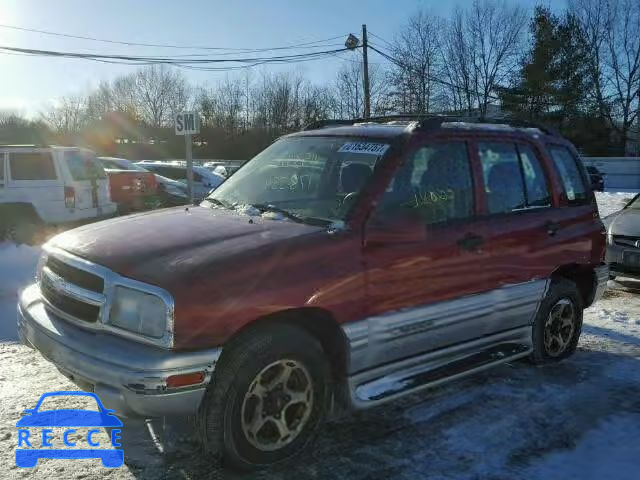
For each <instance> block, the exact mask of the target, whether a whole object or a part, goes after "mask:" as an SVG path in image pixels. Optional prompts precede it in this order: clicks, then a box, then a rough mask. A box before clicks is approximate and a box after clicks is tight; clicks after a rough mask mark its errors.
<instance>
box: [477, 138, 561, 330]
mask: <svg viewBox="0 0 640 480" xmlns="http://www.w3.org/2000/svg"><path fill="white" fill-rule="evenodd" d="M474 152H475V153H476V154H477V155H478V159H479V162H480V165H481V168H482V182H483V187H482V192H483V195H484V202H483V203H484V206H483V210H484V212H483V222H482V223H483V225H482V227H481V230H482V236H483V237H484V239H485V245H484V249H485V252H486V254H487V255H488V258H487V262H486V264H485V267H486V271H485V275H486V276H487V281H488V282H489V283H490V284H493V285H496V286H497V287H500V291H501V292H502V293H501V295H500V298H499V299H498V300H499V304H496V305H495V309H496V311H499V312H500V314H499V315H493V316H492V317H491V318H490V320H489V321H488V322H487V323H486V324H485V327H486V331H485V333H486V334H491V333H496V332H500V331H504V330H510V329H513V328H517V327H521V326H525V325H527V324H529V323H530V321H531V320H532V318H533V315H534V314H535V311H536V309H537V305H538V302H539V301H540V299H541V297H542V295H543V293H544V290H545V287H546V279H547V278H548V277H549V276H550V274H551V272H552V271H553V270H554V269H555V268H556V267H557V266H558V253H557V248H558V238H557V237H556V236H555V235H556V232H557V229H556V225H555V223H554V220H553V219H554V215H553V210H554V206H553V198H552V195H551V192H552V188H551V183H550V180H549V175H548V172H546V171H545V167H544V163H543V162H542V161H541V158H540V155H539V152H538V151H537V150H536V148H535V146H534V145H533V144H529V143H527V142H524V141H519V140H513V141H506V140H505V141H496V140H493V139H487V140H486V141H482V140H479V141H477V142H475V143H474Z"/></svg>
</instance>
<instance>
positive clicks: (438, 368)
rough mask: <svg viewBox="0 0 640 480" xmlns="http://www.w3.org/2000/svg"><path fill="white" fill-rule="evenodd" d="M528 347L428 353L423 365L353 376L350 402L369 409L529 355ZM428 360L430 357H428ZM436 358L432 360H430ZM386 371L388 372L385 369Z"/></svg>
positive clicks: (506, 345) (505, 345) (510, 344)
mask: <svg viewBox="0 0 640 480" xmlns="http://www.w3.org/2000/svg"><path fill="white" fill-rule="evenodd" d="M531 351H532V348H531V345H527V344H525V343H518V342H505V343H499V344H494V345H492V346H488V347H486V348H483V349H481V350H476V351H475V352H469V351H466V352H464V353H462V352H459V353H458V355H442V356H438V355H437V352H436V354H431V355H427V356H424V357H423V358H422V360H423V361H422V362H419V363H417V361H419V359H410V360H409V361H411V360H413V362H412V363H413V365H412V366H409V365H406V362H402V363H403V364H405V368H401V367H402V366H401V365H398V368H394V369H393V371H392V372H389V373H387V374H386V375H383V376H379V377H377V378H373V379H370V378H369V379H367V380H366V381H364V382H359V381H358V379H359V377H360V379H361V380H364V379H363V378H362V377H363V376H365V375H366V377H371V372H365V373H364V375H356V376H353V377H351V378H350V379H349V390H350V392H351V402H352V404H353V406H354V407H355V408H369V407H372V406H375V405H379V404H381V403H385V402H388V401H391V400H394V399H396V398H398V397H401V396H404V395H408V394H410V393H415V392H418V391H420V390H423V389H425V388H429V387H435V386H437V385H440V384H443V383H447V382H450V381H452V380H456V379H459V378H463V377H466V376H467V375H471V374H473V373H477V372H480V371H482V370H486V369H488V368H491V367H494V366H497V365H500V364H502V363H505V362H509V361H511V360H516V359H519V358H523V357H526V356H528V355H529V354H530V353H531ZM430 357H431V358H430ZM433 357H435V358H433ZM386 370H390V369H389V368H388V367H387V368H386Z"/></svg>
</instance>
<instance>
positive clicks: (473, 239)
mask: <svg viewBox="0 0 640 480" xmlns="http://www.w3.org/2000/svg"><path fill="white" fill-rule="evenodd" d="M457 243H458V246H459V247H460V248H463V249H464V250H471V251H473V250H477V249H478V248H480V247H481V246H482V245H484V237H481V236H480V235H476V234H475V233H467V234H466V235H465V236H464V237H462V238H461V239H460V240H458V242H457Z"/></svg>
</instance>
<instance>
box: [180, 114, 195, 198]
mask: <svg viewBox="0 0 640 480" xmlns="http://www.w3.org/2000/svg"><path fill="white" fill-rule="evenodd" d="M175 127H176V135H184V142H185V147H186V148H185V149H186V156H185V158H186V160H187V191H188V194H189V203H193V155H192V144H191V135H193V134H197V133H200V116H199V115H198V112H181V113H177V114H176V117H175Z"/></svg>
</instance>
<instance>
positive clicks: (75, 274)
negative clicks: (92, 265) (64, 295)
mask: <svg viewBox="0 0 640 480" xmlns="http://www.w3.org/2000/svg"><path fill="white" fill-rule="evenodd" d="M45 265H46V267H47V268H49V269H50V270H51V271H52V272H53V273H55V274H56V275H59V276H60V277H61V278H64V279H65V280H66V281H68V282H70V283H72V284H74V285H78V286H79V287H81V288H86V289H87V290H91V291H92V292H98V293H102V291H103V290H104V279H103V278H102V277H99V276H97V275H94V274H93V273H89V272H87V271H86V270H81V269H79V268H76V267H74V266H72V265H69V264H68V263H65V262H63V261H62V260H60V259H59V258H56V257H53V256H50V257H48V258H47V262H46V264H45Z"/></svg>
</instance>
